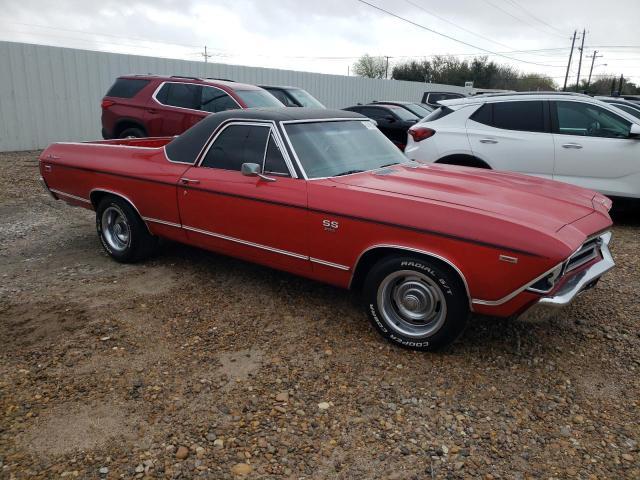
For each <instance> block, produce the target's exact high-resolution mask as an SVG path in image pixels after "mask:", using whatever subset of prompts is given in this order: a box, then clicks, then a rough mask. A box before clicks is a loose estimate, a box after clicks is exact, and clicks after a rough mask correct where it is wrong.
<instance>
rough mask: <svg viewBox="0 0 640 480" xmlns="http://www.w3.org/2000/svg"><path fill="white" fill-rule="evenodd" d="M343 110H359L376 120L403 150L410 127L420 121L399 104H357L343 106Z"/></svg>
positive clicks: (387, 135) (389, 137)
mask: <svg viewBox="0 0 640 480" xmlns="http://www.w3.org/2000/svg"><path fill="white" fill-rule="evenodd" d="M343 110H348V111H350V112H358V113H360V114H362V115H364V116H365V117H369V118H370V119H372V120H375V121H376V123H377V124H378V129H379V130H380V131H381V132H382V133H383V134H384V135H385V136H386V137H387V138H388V139H389V140H391V141H392V142H393V143H394V144H395V146H396V147H398V148H399V149H400V150H402V151H403V152H404V148H405V147H406V146H407V132H408V130H409V127H412V126H413V125H415V124H416V123H417V122H419V121H420V117H418V116H417V115H415V114H413V113H411V112H410V111H409V110H406V109H404V108H402V107H400V106H398V105H387V104H384V105H383V104H377V103H374V104H371V105H355V106H353V107H348V108H343Z"/></svg>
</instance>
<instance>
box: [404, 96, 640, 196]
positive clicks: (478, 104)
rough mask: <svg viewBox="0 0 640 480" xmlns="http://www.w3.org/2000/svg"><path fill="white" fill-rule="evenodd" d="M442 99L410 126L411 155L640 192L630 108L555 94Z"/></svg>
mask: <svg viewBox="0 0 640 480" xmlns="http://www.w3.org/2000/svg"><path fill="white" fill-rule="evenodd" d="M440 103H441V105H442V107H440V108H439V109H437V110H436V111H434V112H433V113H432V114H431V115H429V116H428V117H426V118H424V119H423V120H421V121H420V122H419V123H417V124H416V125H414V126H413V127H411V128H410V129H409V138H408V143H407V147H406V149H405V154H406V155H407V156H408V157H409V158H410V159H412V160H416V161H419V162H426V163H432V162H437V163H446V164H455V165H466V166H472V167H480V168H491V169H496V170H512V171H516V172H522V173H526V174H530V175H536V176H539V177H545V178H552V179H554V180H560V181H563V182H568V183H573V184H575V185H579V186H581V187H585V188H590V189H593V190H597V191H599V192H602V193H604V194H605V195H611V196H617V197H630V198H640V119H638V118H635V117H634V116H632V115H630V114H629V113H627V112H624V111H622V110H619V109H617V108H616V107H614V106H612V105H609V104H606V103H604V102H601V101H599V100H595V99H593V98H591V97H589V96H586V95H579V94H570V93H554V92H550V93H515V94H514V93H511V94H497V95H482V96H477V97H467V98H461V99H456V100H445V101H442V102H440Z"/></svg>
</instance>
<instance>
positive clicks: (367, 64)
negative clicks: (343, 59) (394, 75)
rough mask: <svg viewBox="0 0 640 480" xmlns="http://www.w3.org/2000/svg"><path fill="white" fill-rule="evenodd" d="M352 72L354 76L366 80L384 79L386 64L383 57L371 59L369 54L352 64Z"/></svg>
mask: <svg viewBox="0 0 640 480" xmlns="http://www.w3.org/2000/svg"><path fill="white" fill-rule="evenodd" d="M353 71H354V72H355V74H356V75H359V76H361V77H367V78H384V77H385V73H386V62H385V59H384V57H372V56H371V55H369V54H366V55H363V56H362V57H360V58H359V59H358V61H357V62H356V63H354V64H353Z"/></svg>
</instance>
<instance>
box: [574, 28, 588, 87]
mask: <svg viewBox="0 0 640 480" xmlns="http://www.w3.org/2000/svg"><path fill="white" fill-rule="evenodd" d="M586 35H587V30H586V29H585V30H582V45H581V47H580V62H579V63H578V77H577V78H576V92H577V91H578V88H580V70H581V69H582V54H583V53H584V37H585V36H586Z"/></svg>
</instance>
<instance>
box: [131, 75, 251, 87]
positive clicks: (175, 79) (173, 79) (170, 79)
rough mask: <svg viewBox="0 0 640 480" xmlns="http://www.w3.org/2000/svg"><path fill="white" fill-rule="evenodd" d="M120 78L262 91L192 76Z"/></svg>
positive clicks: (243, 84) (249, 85)
mask: <svg viewBox="0 0 640 480" xmlns="http://www.w3.org/2000/svg"><path fill="white" fill-rule="evenodd" d="M118 78H130V79H143V80H156V81H160V82H181V83H202V84H203V85H214V86H222V87H227V88H230V89H233V90H260V89H261V88H260V87H258V86H257V85H251V84H250V83H239V82H234V81H233V80H224V79H217V78H201V77H190V76H181V75H151V74H147V75H121V76H119V77H118Z"/></svg>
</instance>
